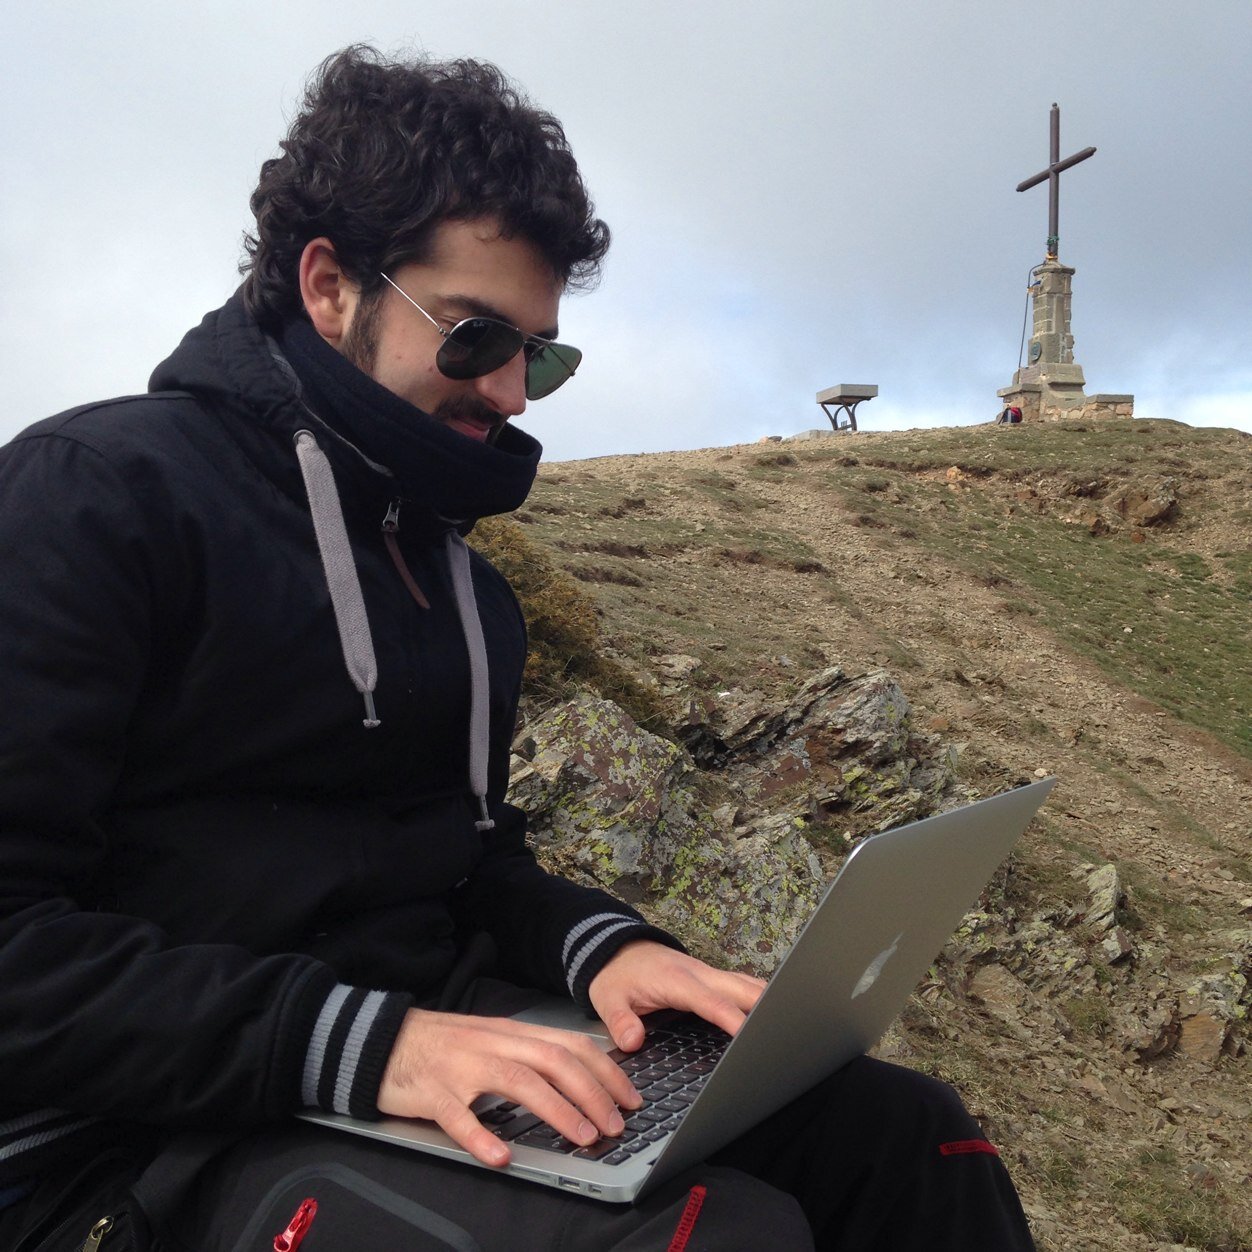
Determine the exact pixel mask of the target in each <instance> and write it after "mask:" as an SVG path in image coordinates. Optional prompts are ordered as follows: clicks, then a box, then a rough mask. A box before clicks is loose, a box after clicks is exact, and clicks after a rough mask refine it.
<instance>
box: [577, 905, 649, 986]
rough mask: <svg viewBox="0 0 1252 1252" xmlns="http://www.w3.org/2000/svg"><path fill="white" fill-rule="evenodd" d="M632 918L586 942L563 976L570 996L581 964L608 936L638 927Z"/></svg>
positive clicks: (625, 919) (637, 923)
mask: <svg viewBox="0 0 1252 1252" xmlns="http://www.w3.org/2000/svg"><path fill="white" fill-rule="evenodd" d="M639 924H640V923H639V922H637V921H636V920H635V919H634V918H633V917H629V918H624V919H623V920H622V921H620V922H618V923H617V925H616V926H610V927H608V929H607V930H602V931H601V932H600V933H599V934H598V935H596V936H595V937H594V938H592V939H591V940H589V941H588V943H587V944H586V946H585V947H584V948H583V950H582V951H581V952H579V954H578V956H577V957H576V958H575V959H574V962H573V964H571V965H570V967H569V972H568V973H567V974H566V975H565V985H566V986H567V987H569V990H570V995H573V994H574V982H575V980H576V979H577V978H578V971H579V970H580V969H582V967H583V963H584V962H585V961H586V960H587V958H588V957H589V956H590V955H591V954H592V953H593V952H594V951H595V950H596V949H597V948H598V947H599V946H600V945H601V944H602V943H603V942H604V941H605V940H606V939H607V938H608V937H609V936H610V935H615V934H617V932H618V931H619V930H628V929H629V928H630V927H632V926H638V925H639Z"/></svg>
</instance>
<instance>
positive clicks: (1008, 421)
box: [996, 404, 1022, 426]
mask: <svg viewBox="0 0 1252 1252" xmlns="http://www.w3.org/2000/svg"><path fill="white" fill-rule="evenodd" d="M1021 420H1022V411H1021V409H1019V408H1018V407H1017V405H1015V404H1010V405H1009V406H1008V407H1007V408H1005V409H1004V410H1003V411H1002V412H1000V413H998V414H996V425H997V426H1016V425H1017V423H1018V422H1020V421H1021Z"/></svg>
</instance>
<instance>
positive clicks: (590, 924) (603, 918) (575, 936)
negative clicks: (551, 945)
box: [561, 913, 634, 965]
mask: <svg viewBox="0 0 1252 1252" xmlns="http://www.w3.org/2000/svg"><path fill="white" fill-rule="evenodd" d="M622 920H630V921H632V922H633V921H634V918H630V919H625V918H624V914H622V913H597V914H596V915H595V916H594V917H588V918H586V919H585V920H583V921H581V922H579V923H578V925H577V926H575V927H574V929H573V930H571V931H570V932H569V934H568V935H566V936H565V947H564V948H563V949H562V951H561V964H562V965H565V964H566V963H567V962H568V961H569V957H570V953H571V952H572V951H573V950H574V944H575V943H577V942H578V940H579V939H580V938H582V936H583V935H585V934H586V933H587V932H588V931H589V930H591V929H593V928H594V927H596V926H602V925H603V924H604V923H605V922H620V921H622Z"/></svg>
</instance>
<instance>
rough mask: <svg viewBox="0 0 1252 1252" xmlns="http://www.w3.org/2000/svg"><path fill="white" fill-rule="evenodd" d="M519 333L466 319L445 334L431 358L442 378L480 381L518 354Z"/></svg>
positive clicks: (488, 320) (483, 319) (496, 324)
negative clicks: (435, 354) (435, 353)
mask: <svg viewBox="0 0 1252 1252" xmlns="http://www.w3.org/2000/svg"><path fill="white" fill-rule="evenodd" d="M523 342H524V341H523V339H522V333H521V331H519V330H515V329H514V328H513V327H512V326H508V325H506V324H505V323H504V322H497V321H496V320H495V319H494V318H490V317H470V318H467V319H466V320H465V321H463V322H458V323H457V325H456V326H454V327H453V328H452V330H451V331H450V332H449V333H448V336H447V338H446V339H444V341H443V347H441V348H440V349H439V353H438V355H437V356H436V357H435V363H436V364H437V365H438V366H439V370H440V373H442V374H443V375H444V376H445V377H446V378H455V379H465V378H481V377H482V376H483V375H484V374H490V373H492V372H493V371H494V370H498V369H499V368H500V366H502V365H503V364H505V362H506V361H510V360H512V359H513V357H515V356H516V355H517V354H518V352H520V351H521V348H522V344H523Z"/></svg>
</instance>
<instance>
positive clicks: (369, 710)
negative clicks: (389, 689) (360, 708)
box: [361, 691, 382, 730]
mask: <svg viewBox="0 0 1252 1252" xmlns="http://www.w3.org/2000/svg"><path fill="white" fill-rule="evenodd" d="M361 694H362V695H363V696H364V697H365V729H366V730H373V729H374V727H375V726H381V725H382V722H380V721H379V720H378V713H377V712H376V711H375V709H374V693H373V692H372V691H363V692H361Z"/></svg>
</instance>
